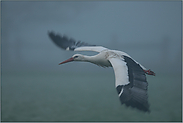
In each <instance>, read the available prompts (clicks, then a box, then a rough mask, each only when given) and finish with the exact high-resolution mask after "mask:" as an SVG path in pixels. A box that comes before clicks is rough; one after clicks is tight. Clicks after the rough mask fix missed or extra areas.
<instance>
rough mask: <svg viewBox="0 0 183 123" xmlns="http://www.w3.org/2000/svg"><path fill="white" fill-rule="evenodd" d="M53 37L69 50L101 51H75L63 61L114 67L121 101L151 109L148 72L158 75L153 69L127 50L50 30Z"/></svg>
mask: <svg viewBox="0 0 183 123" xmlns="http://www.w3.org/2000/svg"><path fill="white" fill-rule="evenodd" d="M49 36H50V38H51V39H52V40H53V42H54V43H55V44H56V45H57V46H59V47H61V48H62V49H65V50H72V51H94V52H98V54H97V55H94V56H86V55H81V54H75V55H73V56H72V57H71V58H70V59H68V60H66V61H63V62H61V63H60V64H64V63H67V62H71V61H83V62H91V63H93V64H96V65H98V66H102V67H113V69H114V73H115V87H116V89H117V93H118V96H119V98H120V101H121V103H122V104H125V105H126V106H131V107H135V108H137V109H139V110H142V111H150V110H149V104H148V101H147V98H148V96H147V86H148V83H147V80H146V76H145V73H146V74H148V75H155V73H154V72H153V71H151V70H147V69H146V68H145V67H143V66H142V65H141V64H139V63H138V62H136V61H135V60H134V59H132V58H131V57H130V56H129V55H128V54H127V53H125V52H122V51H117V50H110V49H108V48H105V47H102V46H96V45H90V44H87V43H84V42H81V41H78V42H76V41H75V40H73V39H68V38H67V37H65V36H63V37H62V36H60V35H55V34H54V33H53V32H50V33H49ZM60 64H59V65H60Z"/></svg>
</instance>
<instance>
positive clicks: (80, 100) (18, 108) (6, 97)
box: [1, 72, 182, 122]
mask: <svg viewBox="0 0 183 123" xmlns="http://www.w3.org/2000/svg"><path fill="white" fill-rule="evenodd" d="M156 74H157V75H156V76H155V77H153V76H148V77H147V79H148V83H149V88H148V89H149V90H148V95H149V103H150V110H151V113H144V112H141V111H138V110H136V109H133V108H127V107H126V106H125V105H121V104H120V101H119V99H118V95H117V92H116V90H115V88H114V74H113V72H109V73H107V72H106V73H100V72H98V73H69V72H67V73H58V72H52V73H44V72H32V73H31V72H30V73H26V72H24V73H23V72H16V73H13V72H12V73H7V72H2V84H1V85H2V88H1V89H2V90H1V100H2V104H1V107H2V110H1V115H2V117H1V120H2V121H126V122H127V121H159V122H160V121H182V92H181V89H182V88H181V87H182V83H181V75H171V74H170V75H163V74H158V73H156Z"/></svg>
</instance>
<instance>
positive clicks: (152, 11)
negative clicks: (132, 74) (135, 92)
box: [1, 1, 182, 122]
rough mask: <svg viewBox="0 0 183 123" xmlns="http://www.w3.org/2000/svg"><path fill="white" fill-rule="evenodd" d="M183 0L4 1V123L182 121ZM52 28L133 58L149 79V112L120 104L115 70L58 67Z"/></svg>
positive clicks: (63, 54)
mask: <svg viewBox="0 0 183 123" xmlns="http://www.w3.org/2000/svg"><path fill="white" fill-rule="evenodd" d="M181 7H182V6H181V1H179V2H178V1H173V2H171V1H161V2H160V1H154V2H151V1H147V2H145V1H137V2H136V1H129V2H128V1H106V2H104V1H100V2H98V1H88V2H84V1H77V2H71V1H69V2H66V1H52V2H50V1H39V2H38V1H32V2H30V1H29V2H23V1H19V2H17V1H2V2H1V72H2V73H1V77H2V78H1V81H2V82H1V89H2V90H1V103H2V104H1V107H2V108H1V121H12V122H13V121H19V122H21V121H24V122H25V121H26V122H29V121H37V122H39V121H41V122H43V121H47V122H48V121H50V122H54V121H59V122H60V121H79V122H82V121H85V122H86V121H90V122H91V121H93V122H95V121H97V122H100V121H102V122H106V121H107V122H108V121H110V122H115V121H118V122H119V121H121V122H128V121H131V122H132V121H139V122H141V121H145V122H147V121H148V122H151V121H154V122H157V121H158V122H161V121H166V122H171V121H174V122H175V121H179V122H180V121H182V93H181V91H182V81H181V64H182V61H181V60H182V59H181V58H182V56H181V54H182V53H181V50H182V47H181V45H182V43H181V41H182V39H181V37H182V35H181V32H182V31H181V26H182V25H181V23H182V22H181V21H182V20H181ZM48 31H54V32H55V33H57V34H61V35H67V36H68V37H70V38H73V39H75V40H77V41H78V40H80V41H83V42H86V43H89V44H95V45H102V46H104V47H107V48H109V49H116V50H120V51H124V52H126V53H128V54H129V55H130V56H131V57H133V58H134V59H135V60H136V61H138V62H139V63H141V64H142V65H143V66H145V67H146V68H147V69H151V70H152V71H154V72H155V73H156V76H147V81H148V102H149V103H150V110H151V113H148V114H147V113H144V112H140V111H139V110H136V109H133V108H130V107H128V108H127V107H126V106H125V105H120V100H119V97H118V95H117V93H116V89H115V77H114V72H113V70H112V68H102V67H98V66H96V65H94V64H91V63H86V62H72V63H67V64H63V65H60V66H59V65H58V64H59V63H60V62H62V61H64V60H66V59H68V58H70V57H71V56H72V55H74V54H75V53H80V54H85V55H94V54H96V53H95V52H72V51H64V50H62V49H60V48H59V47H57V46H56V45H55V44H54V43H53V42H52V41H51V40H50V38H49V37H48Z"/></svg>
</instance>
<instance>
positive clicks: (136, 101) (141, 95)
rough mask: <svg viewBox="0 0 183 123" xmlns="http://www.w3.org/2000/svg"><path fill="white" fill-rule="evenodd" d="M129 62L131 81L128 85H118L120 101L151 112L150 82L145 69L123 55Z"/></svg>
mask: <svg viewBox="0 0 183 123" xmlns="http://www.w3.org/2000/svg"><path fill="white" fill-rule="evenodd" d="M123 57H124V61H125V62H126V63H127V67H128V76H129V81H130V83H129V84H128V85H119V86H117V88H116V89H117V92H118V94H120V92H121V90H122V89H123V93H122V94H121V95H120V101H121V103H122V104H125V105H126V106H131V107H134V108H137V109H139V110H142V111H145V112H150V110H149V104H148V95H147V87H148V83H147V80H146V75H145V72H144V71H143V69H142V68H141V67H140V65H139V64H137V63H136V62H135V61H134V60H132V59H131V58H129V57H127V56H123Z"/></svg>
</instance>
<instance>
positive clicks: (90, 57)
mask: <svg viewBox="0 0 183 123" xmlns="http://www.w3.org/2000/svg"><path fill="white" fill-rule="evenodd" d="M83 58H84V59H83V61H85V62H91V63H95V61H96V56H86V55H84V56H83Z"/></svg>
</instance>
